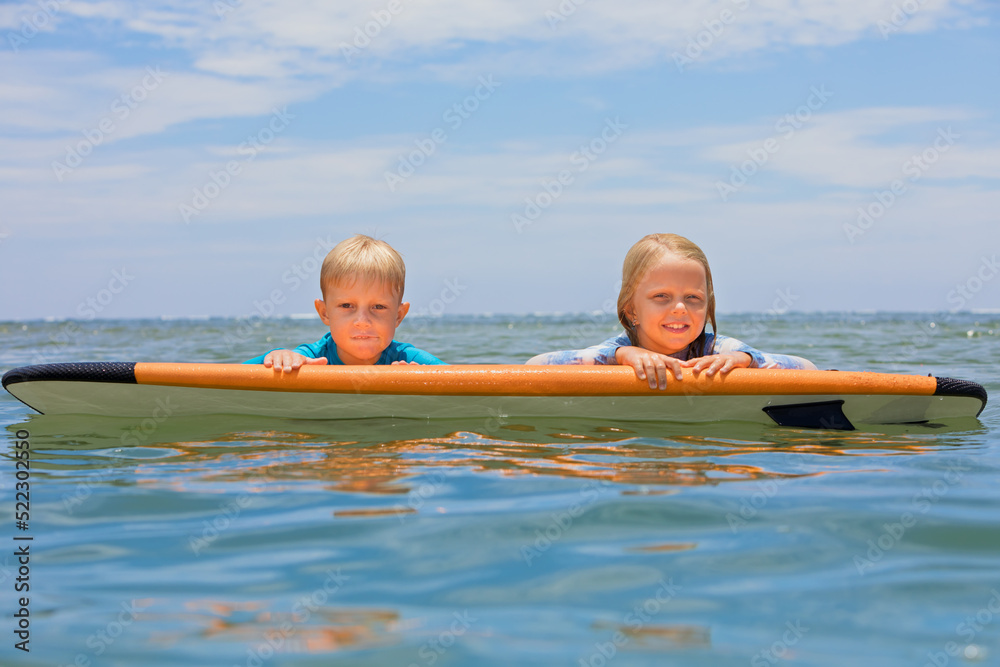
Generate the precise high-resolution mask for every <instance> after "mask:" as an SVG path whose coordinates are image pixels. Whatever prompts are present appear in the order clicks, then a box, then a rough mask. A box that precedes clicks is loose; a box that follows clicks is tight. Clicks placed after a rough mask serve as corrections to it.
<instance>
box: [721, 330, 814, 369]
mask: <svg viewBox="0 0 1000 667" xmlns="http://www.w3.org/2000/svg"><path fill="white" fill-rule="evenodd" d="M713 352H714V353H715V354H727V353H733V352H743V353H744V354H747V355H749V356H750V358H751V359H752V362H751V363H750V365H749V366H747V368H784V369H793V370H807V371H814V370H816V364H814V363H813V362H811V361H809V360H808V359H803V358H802V357H795V356H792V355H790V354H772V353H770V352H761V351H760V350H757V349H755V348H752V347H750V346H749V345H747V344H746V343H744V342H743V341H739V340H736V339H735V338H730V337H728V336H716V337H715V346H714V350H713ZM703 358H704V357H703Z"/></svg>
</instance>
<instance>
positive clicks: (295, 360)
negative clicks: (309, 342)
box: [264, 350, 327, 373]
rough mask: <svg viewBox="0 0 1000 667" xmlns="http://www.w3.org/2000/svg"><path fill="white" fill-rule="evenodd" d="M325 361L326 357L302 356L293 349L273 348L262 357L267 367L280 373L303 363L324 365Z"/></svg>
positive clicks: (292, 369)
mask: <svg viewBox="0 0 1000 667" xmlns="http://www.w3.org/2000/svg"><path fill="white" fill-rule="evenodd" d="M326 363H327V361H326V357H318V358H316V359H313V358H312V357H306V356H303V355H301V354H299V353H298V352H295V351H294V350H274V351H273V352H268V353H267V356H265V357H264V366H266V367H267V368H272V367H273V368H274V370H276V371H279V370H280V371H281V372H282V373H291V372H292V371H296V370H298V369H299V368H301V367H302V366H303V365H316V366H325V365H326Z"/></svg>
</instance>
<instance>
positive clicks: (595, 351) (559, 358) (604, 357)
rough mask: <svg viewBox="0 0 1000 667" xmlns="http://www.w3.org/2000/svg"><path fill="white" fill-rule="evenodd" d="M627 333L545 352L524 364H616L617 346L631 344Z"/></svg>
mask: <svg viewBox="0 0 1000 667" xmlns="http://www.w3.org/2000/svg"><path fill="white" fill-rule="evenodd" d="M631 344H632V343H630V342H629V339H628V335H627V334H625V333H622V334H620V335H618V336H615V337H613V338H609V339H607V340H606V341H604V342H603V343H598V344H597V345H591V346H590V347H588V348H585V349H583V350H558V351H556V352H546V353H544V354H539V355H536V356H534V357H532V358H531V359H528V360H527V361H526V362H524V363H525V364H551V365H555V364H559V365H569V364H575V365H598V366H602V365H603V366H609V365H614V364H617V363H618V361H617V360H616V359H615V352H617V351H618V348H620V347H625V346H628V345H631Z"/></svg>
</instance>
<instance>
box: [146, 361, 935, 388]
mask: <svg viewBox="0 0 1000 667" xmlns="http://www.w3.org/2000/svg"><path fill="white" fill-rule="evenodd" d="M683 378H684V379H683V380H680V381H678V380H675V379H673V378H672V377H671V378H669V379H668V382H667V388H666V389H665V390H659V389H650V388H649V384H648V383H647V382H646V381H645V380H640V379H638V378H637V377H636V375H635V371H634V370H633V369H632V368H631V367H627V366H520V365H460V366H459V365H457V366H403V365H400V366H303V367H301V368H299V369H298V370H296V371H293V372H291V373H284V372H281V371H276V370H274V369H272V368H265V367H264V366H261V365H251V364H209V363H206V364H199V363H147V362H137V363H136V364H135V380H136V382H137V383H138V384H149V385H160V386H173V387H203V388H211V389H242V390H259V391H291V392H329V393H357V394H407V395H424V396H460V395H465V396H491V395H498V396H641V395H649V394H661V395H673V396H691V395H706V396H711V395H715V396H739V395H753V394H770V395H820V394H890V395H896V394H898V395H918V396H919V395H926V396H930V395H933V394H934V393H935V390H936V388H937V380H936V378H934V377H931V376H919V375H896V374H888V373H867V372H853V371H803V370H776V369H736V370H733V371H731V372H730V373H729V374H728V375H725V376H720V375H715V376H713V377H708V376H706V375H705V374H704V373H700V374H697V375H696V374H695V373H693V372H692V371H691V370H690V369H684V374H683Z"/></svg>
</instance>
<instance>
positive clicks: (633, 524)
mask: <svg viewBox="0 0 1000 667" xmlns="http://www.w3.org/2000/svg"><path fill="white" fill-rule="evenodd" d="M615 331H616V328H615V326H614V323H613V322H612V321H610V318H608V317H607V316H606V315H584V316H569V315H567V316H500V315H496V316H492V317H485V316H483V317H458V316H454V317H445V318H441V319H413V320H408V321H407V322H405V323H404V325H403V327H402V328H401V329H400V331H399V332H398V336H397V337H398V338H400V339H401V340H406V341H409V342H412V343H414V344H416V345H417V346H419V347H422V348H424V349H427V350H429V351H431V352H433V353H435V354H437V355H438V356H440V357H441V358H443V359H445V360H447V361H450V362H453V363H520V362H522V361H524V360H525V359H526V358H528V357H530V356H531V355H533V354H536V353H538V352H541V351H546V350H551V349H564V348H567V347H580V346H584V345H587V344H591V343H595V342H598V341H600V340H603V338H604V337H606V336H607V335H610V334H611V333H614V332H615ZM720 331H721V332H722V333H726V334H729V335H733V336H736V337H738V338H741V339H742V340H744V341H746V342H748V343H751V344H754V345H756V346H757V347H759V348H761V349H764V350H768V351H775V352H786V353H790V354H798V355H802V356H805V357H807V358H810V359H812V360H813V361H815V362H816V363H817V365H818V366H819V367H821V368H837V369H840V370H876V371H884V372H899V373H915V374H922V375H926V374H928V373H930V374H933V375H938V376H950V377H958V378H964V379H971V380H975V381H977V382H980V383H981V384H983V385H985V386H986V388H987V390H988V391H989V392H990V394H991V396H992V397H993V398H992V399H991V400H992V402H991V404H990V405H988V406H987V408H986V410H985V411H984V412H983V414H982V415H981V416H980V417H979V419H978V420H962V421H961V422H959V423H947V424H937V425H933V426H919V425H915V426H905V427H903V426H896V427H885V428H884V429H880V430H877V431H870V430H869V431H856V432H831V431H808V430H801V429H791V428H782V427H778V426H760V425H752V424H745V423H737V422H726V421H720V422H719V423H716V424H710V425H702V426H692V425H685V424H670V423H663V424H654V423H646V424H641V425H637V424H634V423H623V422H620V423H616V422H604V421H587V420H559V419H548V420H533V421H530V422H521V421H517V422H512V421H511V420H509V419H506V418H505V417H503V415H502V414H500V413H499V412H498V414H497V415H496V417H495V418H491V419H488V420H471V421H464V422H463V421H454V422H451V421H449V422H424V421H419V422H406V421H399V420H388V419H387V420H365V421H352V422H343V421H341V422H338V421H332V420H331V421H303V420H286V419H267V418H240V417H209V418H178V417H174V418H169V419H163V420H160V421H156V420H142V421H137V420H129V419H106V418H85V417H56V416H51V417H50V416H43V415H37V414H34V413H33V412H32V411H31V410H29V409H28V408H26V407H25V406H23V405H21V404H20V403H19V402H17V401H16V400H15V399H14V398H13V397H11V396H10V395H9V394H7V393H6V392H4V393H3V394H2V395H0V423H2V424H3V426H4V428H5V429H6V437H5V439H4V443H3V445H2V448H3V453H4V460H3V461H2V462H0V467H2V470H0V480H2V485H0V496H2V500H0V517H2V522H3V526H4V529H3V531H2V536H0V539H3V540H4V541H5V543H6V544H5V546H4V547H3V549H2V550H0V553H2V554H3V555H2V556H0V589H2V591H3V595H2V596H0V600H2V607H3V609H2V616H3V619H4V621H3V623H2V628H3V632H2V633H0V636H2V638H3V639H2V645H0V664H3V665H46V666H51V665H81V666H88V665H129V666H134V665H185V666H191V667H194V666H201V665H219V666H223V667H230V666H241V667H242V666H246V667H263V666H265V665H266V666H277V665H296V666H299V665H303V666H304V665H331V664H336V665H400V666H402V667H410V666H418V667H424V666H430V665H574V666H576V665H585V666H586V665H589V666H591V667H604V666H605V665H751V667H757V666H771V665H784V664H789V665H793V664H794V665H853V664H859V665H861V664H863V665H912V666H915V667H921V666H923V665H934V666H936V667H941V666H943V665H996V664H1000V490H998V489H1000V485H998V483H997V481H998V476H1000V436H998V427H1000V402H998V400H997V397H1000V370H998V364H997V361H998V360H1000V354H998V352H1000V315H998V314H950V313H941V314H822V315H817V314H787V315H782V316H774V315H767V314H763V315H728V316H724V317H721V318H720ZM322 333H323V331H322V325H321V324H319V322H318V320H296V319H282V320H268V321H263V322H260V321H258V322H253V323H249V324H248V323H246V322H237V321H235V320H227V319H214V320H203V321H91V322H26V323H20V322H6V323H0V342H2V344H0V370H2V371H6V370H9V369H10V368H13V367H15V366H21V365H27V364H33V363H49V362H60V361H96V360H122V361H211V362H233V361H242V360H243V359H246V358H249V357H251V356H254V355H256V354H259V353H261V352H263V351H266V350H268V349H271V348H273V347H280V346H292V345H295V344H297V343H300V342H307V341H313V340H316V339H318V338H319V337H320V335H321V334H322ZM19 432H20V433H21V436H23V435H24V432H27V433H28V434H29V436H28V440H29V442H30V457H31V477H30V528H29V529H28V530H27V531H19V530H17V529H16V528H15V511H16V498H15V493H16V491H15V487H14V484H15V482H16V481H17V480H16V479H15V462H14V457H15V452H16V451H17V450H16V449H15V441H16V440H17V434H18V433H19ZM25 536H30V537H31V538H32V540H31V541H30V543H29V542H27V541H26V540H15V539H14V538H15V537H25ZM24 544H30V562H29V564H28V565H27V568H28V574H27V575H25V572H24V571H23V570H21V569H20V568H21V564H20V563H19V562H18V557H17V556H15V551H16V549H18V548H20V547H23V545H24ZM18 579H24V581H22V582H21V583H22V584H24V583H27V584H28V585H29V586H30V591H28V592H23V591H22V592H17V589H16V587H17V586H18V585H19V584H18ZM22 596H24V597H28V598H29V600H28V605H27V607H26V608H27V609H28V613H29V614H30V621H29V632H30V644H28V647H29V648H30V652H24V651H21V650H18V649H17V648H15V644H17V643H18V642H19V641H21V639H20V638H19V637H18V636H17V635H16V634H15V630H17V628H18V623H19V622H20V620H21V619H18V618H16V616H15V614H17V613H23V612H20V610H21V604H20V601H19V598H20V597H22Z"/></svg>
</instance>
